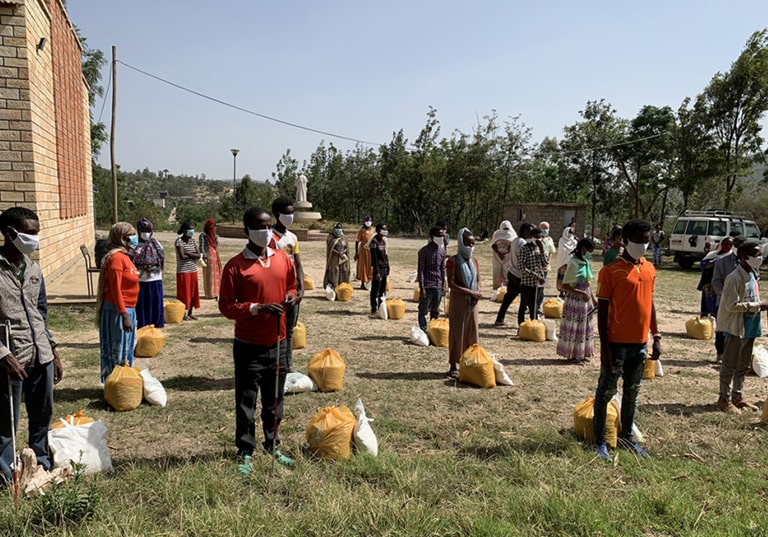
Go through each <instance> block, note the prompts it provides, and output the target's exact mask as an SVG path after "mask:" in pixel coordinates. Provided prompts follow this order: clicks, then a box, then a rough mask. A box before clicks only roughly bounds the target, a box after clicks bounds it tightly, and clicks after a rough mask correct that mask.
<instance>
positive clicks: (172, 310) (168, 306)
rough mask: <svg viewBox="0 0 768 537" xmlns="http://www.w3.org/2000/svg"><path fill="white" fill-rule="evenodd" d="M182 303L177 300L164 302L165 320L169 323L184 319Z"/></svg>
mask: <svg viewBox="0 0 768 537" xmlns="http://www.w3.org/2000/svg"><path fill="white" fill-rule="evenodd" d="M184 313H185V309H184V303H183V302H179V301H178V300H167V301H166V302H165V322H166V323H169V324H174V323H180V322H181V321H182V319H184Z"/></svg>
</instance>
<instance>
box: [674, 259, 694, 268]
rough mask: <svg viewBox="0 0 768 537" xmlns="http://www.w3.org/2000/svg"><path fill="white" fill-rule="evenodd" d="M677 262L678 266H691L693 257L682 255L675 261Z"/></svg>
mask: <svg viewBox="0 0 768 537" xmlns="http://www.w3.org/2000/svg"><path fill="white" fill-rule="evenodd" d="M677 264H678V265H680V268H684V269H689V268H692V267H693V259H691V258H690V257H683V258H681V259H679V260H678V261H677Z"/></svg>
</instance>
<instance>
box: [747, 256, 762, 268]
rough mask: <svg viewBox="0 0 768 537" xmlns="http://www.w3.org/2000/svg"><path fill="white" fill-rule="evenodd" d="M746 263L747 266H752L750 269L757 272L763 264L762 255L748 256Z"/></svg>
mask: <svg viewBox="0 0 768 537" xmlns="http://www.w3.org/2000/svg"><path fill="white" fill-rule="evenodd" d="M747 263H749V266H750V267H752V270H754V271H755V272H757V271H758V270H760V265H762V264H763V256H761V255H758V256H754V257H752V256H750V257H748V258H747Z"/></svg>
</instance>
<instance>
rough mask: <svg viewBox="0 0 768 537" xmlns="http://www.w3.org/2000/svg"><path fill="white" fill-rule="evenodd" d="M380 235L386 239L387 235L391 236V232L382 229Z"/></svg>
mask: <svg viewBox="0 0 768 537" xmlns="http://www.w3.org/2000/svg"><path fill="white" fill-rule="evenodd" d="M379 233H380V234H381V236H382V237H386V236H387V235H389V231H387V230H386V229H382V230H381V231H379Z"/></svg>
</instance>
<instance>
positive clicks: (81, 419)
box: [51, 410, 93, 429]
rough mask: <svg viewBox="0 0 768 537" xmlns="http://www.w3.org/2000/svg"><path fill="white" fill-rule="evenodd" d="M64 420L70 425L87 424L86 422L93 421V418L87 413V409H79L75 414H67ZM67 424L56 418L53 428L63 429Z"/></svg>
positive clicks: (52, 424)
mask: <svg viewBox="0 0 768 537" xmlns="http://www.w3.org/2000/svg"><path fill="white" fill-rule="evenodd" d="M64 421H66V422H67V423H69V424H70V425H85V424H86V423H93V418H89V417H88V416H86V415H85V410H78V411H77V412H75V413H74V414H67V415H66V417H65V418H64ZM64 427H65V425H64V424H63V423H61V420H55V421H54V422H53V423H51V429H63V428H64Z"/></svg>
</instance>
